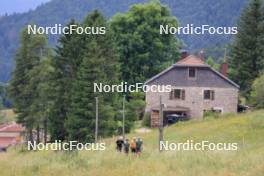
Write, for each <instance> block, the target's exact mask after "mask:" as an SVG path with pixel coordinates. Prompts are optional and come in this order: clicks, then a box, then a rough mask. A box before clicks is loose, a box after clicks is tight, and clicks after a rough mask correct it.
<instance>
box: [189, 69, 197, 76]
mask: <svg viewBox="0 0 264 176" xmlns="http://www.w3.org/2000/svg"><path fill="white" fill-rule="evenodd" d="M195 77H196V69H195V68H189V78H195Z"/></svg>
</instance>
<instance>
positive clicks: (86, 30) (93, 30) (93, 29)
mask: <svg viewBox="0 0 264 176" xmlns="http://www.w3.org/2000/svg"><path fill="white" fill-rule="evenodd" d="M27 33H28V34H46V35H60V34H66V35H68V34H87V35H90V34H91V35H100V34H101V35H102V34H105V33H106V27H104V26H86V27H82V26H78V25H76V24H72V25H69V26H62V24H55V25H54V26H46V27H42V26H37V25H28V26H27Z"/></svg>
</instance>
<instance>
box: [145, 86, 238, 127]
mask: <svg viewBox="0 0 264 176" xmlns="http://www.w3.org/2000/svg"><path fill="white" fill-rule="evenodd" d="M173 88H174V89H185V100H170V98H169V93H168V92H166V93H157V92H147V93H146V111H147V112H151V119H152V123H151V124H152V126H157V124H156V123H157V122H158V120H157V119H156V118H157V117H158V113H154V114H155V115H153V113H152V109H153V108H156V107H159V97H160V95H161V96H162V103H164V104H165V105H166V106H171V107H176V106H181V107H186V108H189V109H190V112H189V116H190V118H195V119H202V118H203V112H204V110H210V109H212V108H217V109H221V110H222V113H236V112H237V104H238V89H236V88H212V87H173ZM204 90H214V91H215V99H214V100H204Z"/></svg>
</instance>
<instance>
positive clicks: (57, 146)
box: [27, 140, 106, 151]
mask: <svg viewBox="0 0 264 176" xmlns="http://www.w3.org/2000/svg"><path fill="white" fill-rule="evenodd" d="M27 144H28V145H27V149H28V150H39V151H41V150H53V151H58V150H64V151H71V150H89V151H90V150H93V151H103V150H105V149H106V146H105V143H79V142H78V141H69V142H62V141H61V140H55V142H54V143H46V144H44V143H42V142H41V143H37V142H36V141H34V142H30V141H28V143H27Z"/></svg>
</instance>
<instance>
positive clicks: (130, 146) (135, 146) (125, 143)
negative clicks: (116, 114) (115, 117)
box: [116, 136, 143, 155]
mask: <svg viewBox="0 0 264 176" xmlns="http://www.w3.org/2000/svg"><path fill="white" fill-rule="evenodd" d="M142 146H143V141H142V139H141V138H140V137H133V138H132V140H131V141H129V139H125V140H124V139H123V137H121V136H120V137H119V138H118V139H117V140H116V150H117V151H118V152H122V151H123V152H124V153H125V154H126V155H128V154H129V151H130V152H131V153H132V154H136V155H140V153H141V151H142Z"/></svg>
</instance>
